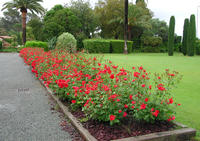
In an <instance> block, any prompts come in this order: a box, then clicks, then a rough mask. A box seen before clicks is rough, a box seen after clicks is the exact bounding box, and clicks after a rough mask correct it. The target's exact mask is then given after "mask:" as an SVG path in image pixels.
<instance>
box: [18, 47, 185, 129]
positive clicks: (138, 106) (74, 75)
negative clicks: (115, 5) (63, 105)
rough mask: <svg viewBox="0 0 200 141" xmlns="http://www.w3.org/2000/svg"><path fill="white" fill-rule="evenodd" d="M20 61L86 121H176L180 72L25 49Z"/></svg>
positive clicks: (78, 55) (83, 55) (66, 53)
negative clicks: (152, 70)
mask: <svg viewBox="0 0 200 141" xmlns="http://www.w3.org/2000/svg"><path fill="white" fill-rule="evenodd" d="M20 56H21V57H22V58H23V59H24V62H25V63H26V64H28V65H31V66H32V72H33V73H34V74H35V76H36V77H38V78H39V79H42V80H43V81H44V83H45V84H46V86H47V87H50V88H51V89H52V90H53V91H54V92H55V93H56V94H57V95H58V96H59V98H60V99H61V100H63V101H68V102H70V103H71V107H72V109H76V108H81V109H82V111H83V112H84V113H85V115H86V116H87V117H88V118H89V119H94V120H98V121H103V122H110V124H111V125H113V124H116V123H120V122H122V121H123V120H124V119H127V118H131V119H134V120H138V121H145V122H150V123H154V122H155V121H167V120H168V121H171V120H174V119H175V116H174V114H175V109H176V107H177V106H179V105H180V104H177V103H176V102H174V99H173V97H172V94H171V89H172V88H174V86H175V84H176V83H177V82H178V81H179V80H180V79H181V76H180V75H179V74H178V72H175V71H174V72H170V71H169V70H165V71H164V72H163V73H162V74H158V73H155V74H151V73H149V72H147V71H146V70H145V69H144V68H143V67H142V66H140V67H133V70H132V71H128V70H126V69H124V68H119V67H118V66H116V65H114V64H113V63H112V62H111V61H108V60H103V59H102V58H101V57H94V56H92V55H89V54H84V53H77V54H69V53H68V52H65V51H61V50H60V51H58V50H55V51H52V52H51V51H49V52H44V51H43V50H42V49H39V48H38V49H36V48H34V49H33V48H25V49H22V50H21V51H20Z"/></svg>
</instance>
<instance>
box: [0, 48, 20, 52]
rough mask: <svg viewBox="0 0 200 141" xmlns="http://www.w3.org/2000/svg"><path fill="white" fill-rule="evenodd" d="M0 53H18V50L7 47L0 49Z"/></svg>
mask: <svg viewBox="0 0 200 141" xmlns="http://www.w3.org/2000/svg"><path fill="white" fill-rule="evenodd" d="M0 52H17V48H14V47H7V48H2V49H0Z"/></svg>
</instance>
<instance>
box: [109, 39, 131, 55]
mask: <svg viewBox="0 0 200 141" xmlns="http://www.w3.org/2000/svg"><path fill="white" fill-rule="evenodd" d="M110 45H111V46H110V52H111V53H123V52H124V40H110ZM132 46H133V42H132V41H128V42H127V47H128V53H131V52H132Z"/></svg>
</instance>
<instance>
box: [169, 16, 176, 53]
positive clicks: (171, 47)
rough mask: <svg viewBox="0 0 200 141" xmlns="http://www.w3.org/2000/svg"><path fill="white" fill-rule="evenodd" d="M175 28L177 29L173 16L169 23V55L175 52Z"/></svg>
mask: <svg viewBox="0 0 200 141" xmlns="http://www.w3.org/2000/svg"><path fill="white" fill-rule="evenodd" d="M174 29H175V17H174V16H171V18H170V23H169V33H168V55H169V56H173V53H174Z"/></svg>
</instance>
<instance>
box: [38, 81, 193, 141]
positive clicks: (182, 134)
mask: <svg viewBox="0 0 200 141" xmlns="http://www.w3.org/2000/svg"><path fill="white" fill-rule="evenodd" d="M40 83H41V84H42V85H43V86H44V87H45V88H46V90H47V91H48V93H49V94H50V95H51V96H52V97H53V99H54V100H55V101H56V102H57V103H58V105H59V106H60V108H61V109H62V111H63V112H64V114H65V115H66V116H67V117H68V118H69V120H70V121H71V122H72V124H73V126H74V127H75V128H76V129H77V130H78V131H79V132H80V134H81V135H82V137H83V138H84V139H85V140H86V141H97V139H96V138H95V137H93V136H92V135H91V134H90V133H89V132H88V130H87V129H85V128H84V127H83V126H82V124H81V123H80V122H79V121H78V120H77V119H76V118H75V117H74V116H73V115H72V114H71V113H70V112H69V110H68V108H67V107H66V106H65V105H64V104H62V102H61V101H60V100H59V99H58V98H57V97H56V96H55V95H54V93H53V92H52V91H51V90H50V89H49V88H48V87H46V86H45V85H44V83H43V82H42V81H41V80H40ZM175 124H177V125H178V126H180V127H182V128H181V129H177V130H173V131H165V132H157V133H152V134H147V135H142V136H137V137H129V138H124V139H117V140H113V141H188V140H190V139H191V138H192V137H195V136H196V130H195V129H193V128H188V127H187V126H186V125H183V124H181V123H178V122H175Z"/></svg>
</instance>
